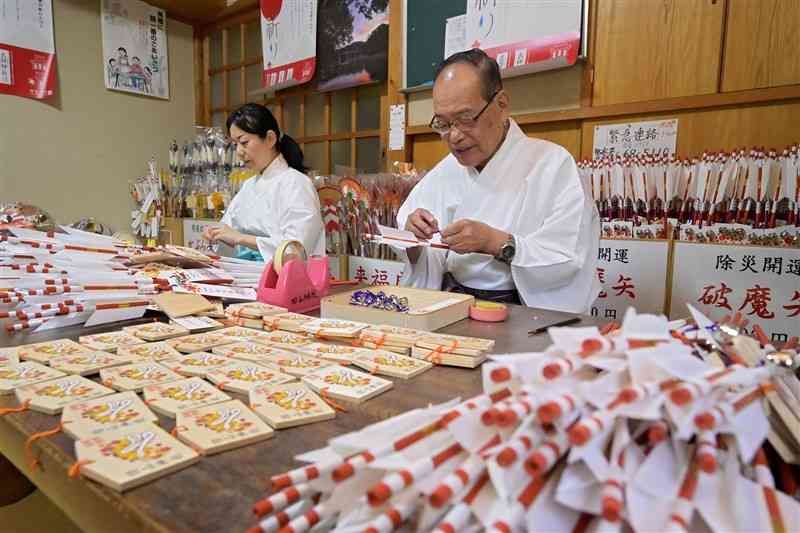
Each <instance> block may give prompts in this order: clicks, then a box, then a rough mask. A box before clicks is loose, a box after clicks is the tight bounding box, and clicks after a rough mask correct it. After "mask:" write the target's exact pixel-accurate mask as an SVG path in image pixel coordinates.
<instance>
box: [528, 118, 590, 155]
mask: <svg viewBox="0 0 800 533" xmlns="http://www.w3.org/2000/svg"><path fill="white" fill-rule="evenodd" d="M522 131H524V132H525V133H526V134H527V135H528V137H536V138H537V139H544V140H545V141H550V142H553V143H556V144H560V145H561V146H563V147H564V148H566V149H567V151H569V153H571V154H572V157H575V158H578V157H580V155H581V123H580V122H579V121H577V120H575V121H570V122H555V123H551V124H529V125H526V126H523V127H522Z"/></svg>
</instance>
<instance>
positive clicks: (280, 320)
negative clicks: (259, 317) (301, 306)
mask: <svg viewBox="0 0 800 533" xmlns="http://www.w3.org/2000/svg"><path fill="white" fill-rule="evenodd" d="M313 320H315V319H314V318H313V317H310V316H306V315H301V314H298V313H279V314H277V315H270V316H265V317H264V318H263V322H264V329H266V330H269V331H275V330H276V329H281V330H283V331H291V332H293V333H304V331H303V324H306V323H308V322H311V321H313Z"/></svg>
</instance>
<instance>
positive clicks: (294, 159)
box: [225, 103, 308, 173]
mask: <svg viewBox="0 0 800 533" xmlns="http://www.w3.org/2000/svg"><path fill="white" fill-rule="evenodd" d="M225 125H226V127H227V129H228V132H230V131H231V126H236V127H237V128H239V129H240V130H242V131H244V132H247V133H252V134H253V135H258V136H259V137H260V138H262V139H266V138H267V132H270V131H274V132H275V137H277V138H278V141H277V143H276V144H275V147H276V148H277V149H278V151H279V152H280V153H281V155H282V156H283V158H284V159H286V162H287V163H288V164H289V166H290V167H292V168H293V169H295V170H298V171H300V172H303V173H305V172H306V170H308V169H307V168H306V167H305V165H303V151H302V150H301V149H300V145H299V144H297V142H295V140H294V139H292V138H291V137H289V136H288V135H286V134H283V135H281V130H280V128H278V121H277V120H275V117H274V116H273V115H272V113H271V112H270V110H269V109H267V108H266V107H264V106H263V105H261V104H252V103H251V104H244V105H243V106H242V107H240V108H239V109H237V110H236V111H234V112H233V113H231V114H230V116H228V121H227V122H226V123H225Z"/></svg>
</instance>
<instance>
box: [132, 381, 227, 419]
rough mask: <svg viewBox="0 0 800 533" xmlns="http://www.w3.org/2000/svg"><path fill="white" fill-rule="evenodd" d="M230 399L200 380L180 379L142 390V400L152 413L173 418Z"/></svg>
mask: <svg viewBox="0 0 800 533" xmlns="http://www.w3.org/2000/svg"><path fill="white" fill-rule="evenodd" d="M230 399H231V397H230V396H228V395H227V394H225V393H224V392H222V391H221V390H219V389H218V388H217V387H215V386H214V385H212V384H211V383H209V382H208V381H205V380H204V379H200V378H189V379H182V380H180V381H171V382H169V383H163V384H161V385H149V386H147V387H145V388H144V400H145V402H147V405H148V406H150V408H151V409H153V411H156V412H157V413H160V414H162V415H164V416H166V417H169V418H175V416H177V414H178V412H179V411H183V410H185V409H197V408H198V407H203V406H206V405H211V404H215V403H220V402H227V401H228V400H230Z"/></svg>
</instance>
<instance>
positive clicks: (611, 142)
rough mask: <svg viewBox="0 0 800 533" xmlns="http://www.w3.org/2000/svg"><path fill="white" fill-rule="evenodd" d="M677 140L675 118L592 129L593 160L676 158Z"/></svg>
mask: <svg viewBox="0 0 800 533" xmlns="http://www.w3.org/2000/svg"><path fill="white" fill-rule="evenodd" d="M677 140H678V119H677V118H673V119H669V120H654V121H650V122H630V123H627V124H608V125H603V126H595V127H594V149H593V151H592V157H593V158H594V159H604V158H606V157H611V158H613V157H616V156H621V157H633V156H638V155H652V156H656V155H660V156H669V155H675V144H676V142H677Z"/></svg>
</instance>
